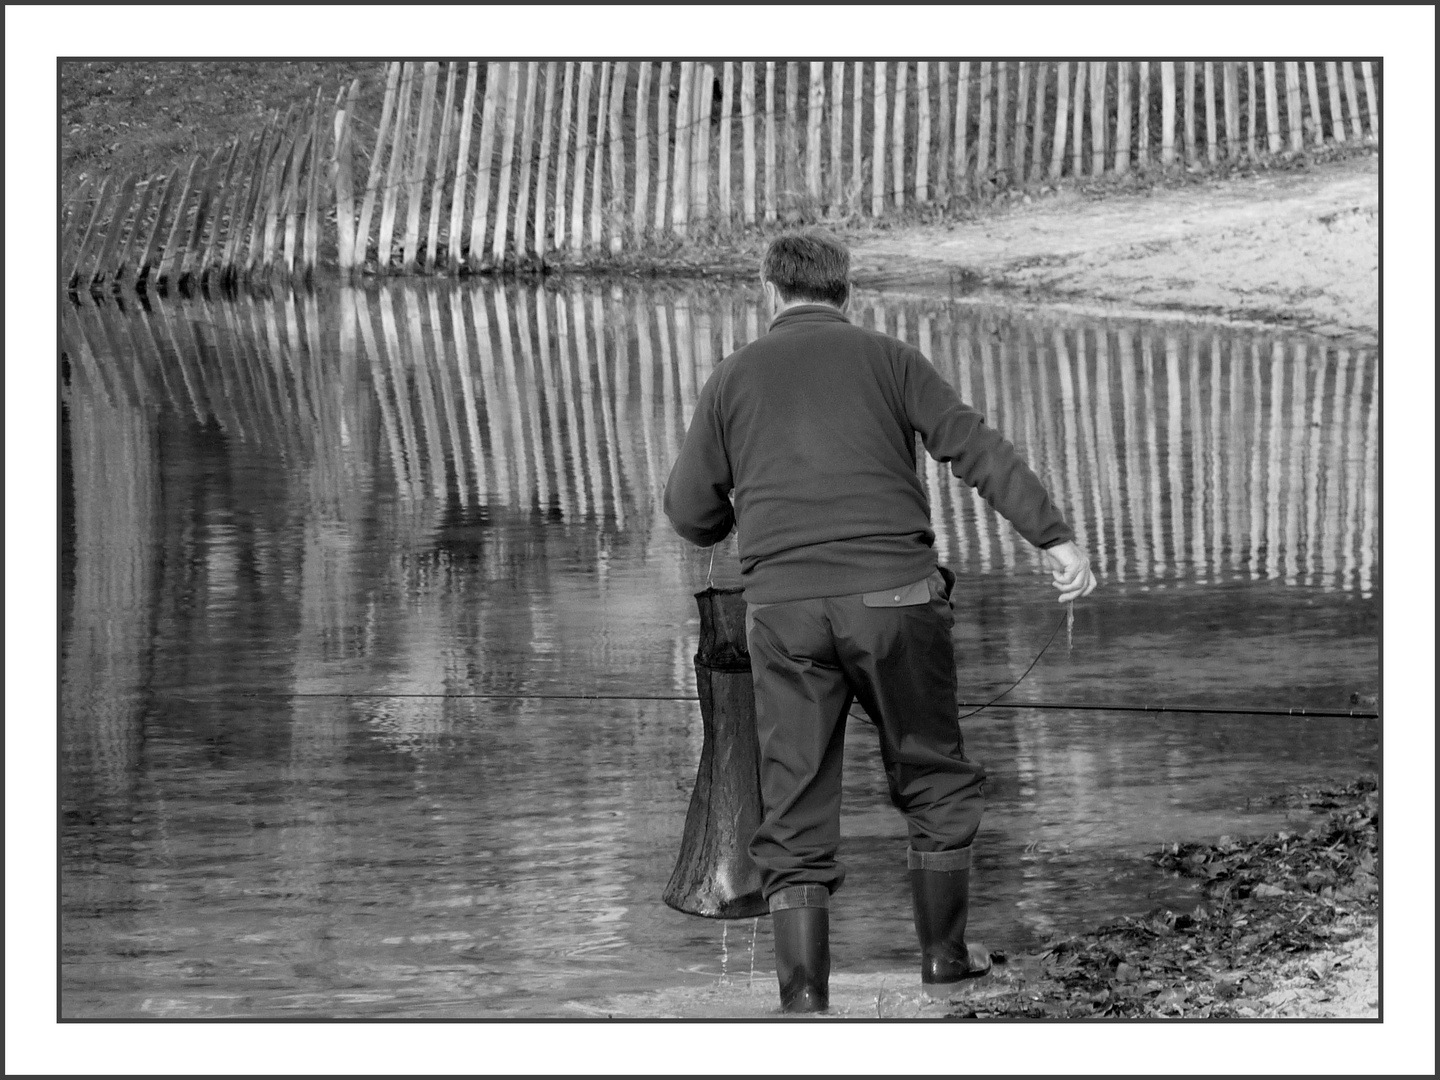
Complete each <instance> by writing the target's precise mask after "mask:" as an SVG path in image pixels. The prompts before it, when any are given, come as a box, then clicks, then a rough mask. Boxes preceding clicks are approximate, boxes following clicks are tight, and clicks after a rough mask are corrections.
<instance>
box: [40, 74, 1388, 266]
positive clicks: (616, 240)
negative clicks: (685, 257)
mask: <svg viewBox="0 0 1440 1080" xmlns="http://www.w3.org/2000/svg"><path fill="white" fill-rule="evenodd" d="M1302 67H1303V69H1304V77H1303V80H1302V76H1301V69H1302ZM1357 68H1358V74H1357ZM1378 75H1379V72H1378V71H1377V69H1376V65H1375V64H1374V63H1373V62H1371V61H1368V60H1366V61H1349V60H1341V61H1318V62H1316V61H1304V62H1300V61H1285V62H1279V61H1269V60H1259V61H1223V62H1213V61H1185V62H1175V61H1120V62H1114V61H1094V62H1092V61H1079V62H1075V61H1058V62H1050V61H1047V62H1038V63H1035V62H1024V61H1021V62H1018V63H1017V62H1004V61H988V60H987V61H980V62H972V61H959V62H950V61H942V62H933V61H901V62H894V61H878V62H841V61H810V62H800V61H781V62H775V61H764V62H751V61H744V62H737V61H712V62H705V61H695V62H674V63H672V62H623V63H611V62H591V61H584V62H560V61H549V62H534V61H531V62H522V61H508V62H492V63H478V62H471V63H450V64H444V65H442V64H439V63H434V62H431V63H403V64H402V63H398V62H396V63H391V64H389V65H387V67H386V70H385V96H384V103H383V106H382V110H381V115H380V116H379V117H378V119H376V118H373V117H359V116H357V115H356V99H357V96H358V92H359V81H358V80H357V81H356V82H355V83H354V84H352V85H351V86H350V87H349V88H348V90H344V89H342V91H341V92H340V94H339V95H338V96H337V97H336V98H335V101H334V103H333V104H329V103H326V102H325V101H323V99H322V97H321V94H320V92H319V91H317V93H316V97H315V101H314V103H313V105H311V106H310V107H308V108H305V109H301V110H295V109H292V110H291V111H290V113H289V114H287V115H286V116H285V117H283V118H281V117H280V116H278V115H277V116H274V117H272V118H271V120H270V122H269V123H268V124H267V125H266V126H265V128H264V129H263V130H262V131H261V132H259V133H257V134H255V135H253V136H252V137H251V138H249V139H248V140H245V139H239V140H236V141H234V142H232V143H230V144H229V145H227V146H224V147H221V148H220V149H218V150H216V151H215V152H214V153H213V154H210V155H198V156H196V157H195V158H194V159H193V160H192V161H190V162H189V163H188V164H187V165H186V166H184V167H181V168H177V169H175V170H174V171H173V172H172V173H170V175H169V176H165V177H160V178H144V179H142V178H140V177H138V176H130V177H126V178H123V179H120V180H119V181H118V182H115V183H112V182H111V181H110V180H109V179H106V180H103V181H101V183H100V184H99V186H98V189H95V190H91V187H90V185H89V184H87V185H85V186H84V187H83V188H82V189H81V190H79V191H78V192H76V193H75V194H74V195H73V196H72V197H70V198H69V199H67V200H65V202H64V204H63V207H62V220H61V234H62V235H61V247H60V252H61V271H62V274H63V275H64V280H65V282H66V283H67V285H69V287H71V288H72V289H75V288H79V287H82V286H87V285H88V286H90V287H92V288H94V287H99V286H108V287H119V286H121V285H124V284H127V283H128V284H132V285H136V286H138V287H141V288H143V287H145V285H146V283H147V282H152V281H154V282H159V283H161V284H162V285H163V284H169V283H173V284H177V285H179V286H180V287H182V288H183V287H185V285H186V284H187V283H201V282H204V283H207V284H208V283H219V284H222V285H223V284H225V283H232V282H237V281H242V280H244V281H251V280H255V279H257V278H259V279H270V278H271V277H272V276H278V277H279V278H280V279H281V280H286V279H290V278H294V277H296V276H304V277H307V278H308V277H309V276H311V275H313V274H314V272H315V271H316V269H317V268H319V267H321V266H325V267H327V268H329V267H333V268H335V269H337V270H339V271H340V273H341V274H343V275H346V276H353V275H354V274H357V273H360V272H367V273H377V274H388V273H396V272H398V273H401V274H415V273H457V272H467V271H468V272H485V271H506V270H532V271H533V270H543V269H544V268H546V267H547V266H554V265H557V264H559V265H572V266H575V265H586V264H593V263H603V262H605V261H607V260H608V259H613V258H614V257H615V256H618V255H621V254H622V253H625V252H629V251H638V252H641V253H643V252H644V251H645V250H646V249H647V248H663V247H667V246H673V245H675V244H676V243H678V242H684V241H687V240H690V239H693V238H696V237H710V236H715V235H717V234H718V235H723V234H725V233H727V232H729V231H731V230H736V229H744V228H750V227H756V226H764V225H767V224H775V223H781V224H793V223H799V222H809V221H825V220H832V221H833V220H840V219H845V218H853V217H857V216H863V217H881V216H883V215H890V214H896V213H905V212H907V211H911V210H914V209H916V208H926V207H937V206H938V207H940V208H942V209H943V208H946V207H951V206H954V205H956V204H958V203H961V202H964V201H968V200H976V199H985V198H989V197H992V196H994V195H995V194H996V193H997V192H1000V191H1003V190H1004V189H1007V188H1025V187H1027V186H1031V185H1036V184H1044V183H1053V182H1055V181H1058V180H1061V179H1063V178H1079V177H1086V176H1089V177H1098V176H1106V175H1124V174H1125V173H1127V172H1130V171H1132V170H1135V171H1147V170H1153V169H1156V168H1160V169H1174V168H1190V169H1205V168H1214V167H1217V166H1220V165H1221V163H1222V162H1225V163H1238V162H1245V161H1260V160H1263V159H1265V158H1267V157H1269V156H1272V155H1282V154H1295V153H1301V152H1305V151H1307V150H1310V149H1314V148H1320V147H1324V146H1327V145H1340V144H1352V143H1362V142H1372V143H1373V142H1378V140H1379V135H1380V120H1379V116H1380V104H1379V99H1378V86H1377V83H1378ZM1362 87H1363V94H1364V109H1363V113H1362V108H1361V100H1360V99H1361V91H1362ZM372 132H373V136H372V135H371V134H370V133H372ZM362 173H363V178H362Z"/></svg>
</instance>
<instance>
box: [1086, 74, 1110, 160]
mask: <svg viewBox="0 0 1440 1080" xmlns="http://www.w3.org/2000/svg"><path fill="white" fill-rule="evenodd" d="M1107 67H1108V65H1107V64H1106V63H1105V61H1103V60H1097V61H1095V62H1094V63H1092V64H1091V65H1090V175H1091V176H1102V175H1104V173H1105V149H1106V146H1105V143H1106V139H1105V127H1106V125H1105V75H1106V68H1107Z"/></svg>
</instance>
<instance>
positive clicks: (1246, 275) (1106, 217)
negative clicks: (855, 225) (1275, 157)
mask: <svg viewBox="0 0 1440 1080" xmlns="http://www.w3.org/2000/svg"><path fill="white" fill-rule="evenodd" d="M1379 197H1380V181H1379V167H1378V159H1377V158H1376V157H1374V156H1366V157H1359V158H1353V159H1350V160H1347V161H1340V162H1335V163H1331V164H1327V165H1324V166H1320V167H1316V168H1315V169H1313V170H1310V171H1303V172H1302V171H1295V172H1273V173H1262V174H1259V175H1256V176H1251V177H1245V178H1237V179H1221V180H1214V181H1205V182H1201V183H1197V184H1195V185H1192V186H1187V187H1184V188H1169V189H1167V188H1160V189H1155V190H1152V191H1149V192H1145V193H1141V194H1135V195H1108V196H1106V197H1104V198H1102V199H1094V200H1092V199H1088V198H1087V197H1086V196H1085V195H1083V194H1080V193H1076V192H1073V191H1064V192H1060V193H1058V194H1054V195H1050V196H1047V197H1043V198H1041V199H1039V200H1037V201H1034V202H1032V203H1030V204H1028V205H1027V204H1023V203H1022V204H1016V205H1015V207H1014V208H1013V209H1011V210H1009V211H1005V212H1002V213H1000V214H998V215H995V216H990V217H987V218H985V219H984V220H980V221H973V222H955V223H951V224H949V225H945V226H933V225H931V226H906V227H902V228H898V229H894V230H890V231H884V232H876V233H874V234H872V235H871V236H867V237H858V238H855V240H854V242H853V245H852V255H853V259H854V274H855V279H856V281H857V283H859V284H861V285H869V286H878V287H894V286H903V285H908V284H919V283H923V282H931V283H933V282H935V281H936V280H942V281H943V280H947V279H948V277H949V275H950V273H951V272H952V271H955V270H964V271H966V272H967V274H973V275H975V276H976V277H978V278H979V279H980V280H981V281H982V282H983V283H984V284H985V285H986V286H990V287H995V288H1000V289H1005V290H1007V291H1010V292H1011V293H1012V295H1017V294H1018V295H1017V298H1023V299H1027V300H1036V301H1043V300H1056V299H1062V300H1066V301H1072V302H1076V301H1078V302H1084V303H1089V302H1098V303H1100V304H1102V305H1120V306H1123V307H1126V308H1132V309H1136V308H1138V309H1165V310H1169V311H1182V312H1188V313H1194V314H1204V315H1218V316H1222V317H1226V318H1231V319H1245V320H1256V321H1262V322H1269V323H1283V324H1289V325H1294V326H1297V327H1303V328H1305V329H1308V330H1313V331H1317V332H1320V333H1325V334H1332V335H1336V336H1342V337H1347V338H1357V339H1360V340H1373V339H1374V338H1375V336H1376V334H1377V332H1378V329H1379V325H1380V298H1379V261H1380V260H1379V236H1380V233H1379V215H1378V210H1379Z"/></svg>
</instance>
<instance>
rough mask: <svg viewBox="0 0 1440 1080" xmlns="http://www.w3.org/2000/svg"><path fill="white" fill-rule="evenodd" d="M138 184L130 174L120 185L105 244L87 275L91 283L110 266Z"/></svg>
mask: <svg viewBox="0 0 1440 1080" xmlns="http://www.w3.org/2000/svg"><path fill="white" fill-rule="evenodd" d="M139 182H140V177H139V176H137V175H136V174H134V173H131V174H130V175H129V176H127V177H126V178H125V179H124V181H123V182H122V183H121V184H120V191H119V193H118V194H117V195H116V196H115V208H114V209H113V210H112V211H111V212H110V225H109V227H108V228H106V230H105V242H104V243H103V244H102V245H101V247H100V254H99V255H98V256H97V257H96V259H95V269H94V270H93V271H91V273H90V274H89V275H88V277H89V280H90V281H91V282H96V281H100V280H102V279H103V278H104V277H105V269H106V267H108V266H109V265H110V260H111V259H112V258H114V256H115V249H116V248H117V247H118V246H119V244H120V234H121V233H123V232H124V231H125V218H126V215H128V214H129V213H130V205H131V204H132V203H133V202H134V201H135V185H136V184H138V183H139Z"/></svg>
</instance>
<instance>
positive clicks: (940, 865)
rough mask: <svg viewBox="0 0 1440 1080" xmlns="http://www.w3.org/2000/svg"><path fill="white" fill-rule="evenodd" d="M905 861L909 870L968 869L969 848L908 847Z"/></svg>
mask: <svg viewBox="0 0 1440 1080" xmlns="http://www.w3.org/2000/svg"><path fill="white" fill-rule="evenodd" d="M905 862H906V865H907V866H908V867H909V868H910V869H911V870H969V869H970V849H969V848H968V847H962V848H955V849H954V850H952V851H916V850H915V849H914V848H910V849H909V850H908V852H907V853H906V858H905Z"/></svg>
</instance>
